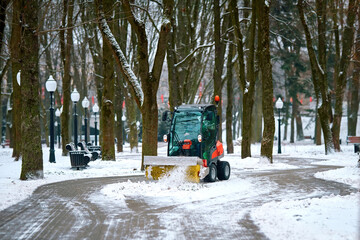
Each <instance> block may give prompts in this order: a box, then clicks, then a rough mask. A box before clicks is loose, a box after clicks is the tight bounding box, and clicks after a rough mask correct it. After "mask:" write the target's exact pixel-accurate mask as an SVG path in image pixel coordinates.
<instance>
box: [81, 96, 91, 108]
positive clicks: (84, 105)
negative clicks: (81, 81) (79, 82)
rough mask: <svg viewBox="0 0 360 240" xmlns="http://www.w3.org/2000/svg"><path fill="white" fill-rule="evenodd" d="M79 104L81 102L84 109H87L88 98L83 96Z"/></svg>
mask: <svg viewBox="0 0 360 240" xmlns="http://www.w3.org/2000/svg"><path fill="white" fill-rule="evenodd" d="M81 104H82V107H83V108H86V109H87V108H88V107H89V104H90V102H89V100H88V99H87V97H84V99H83V100H82V102H81Z"/></svg>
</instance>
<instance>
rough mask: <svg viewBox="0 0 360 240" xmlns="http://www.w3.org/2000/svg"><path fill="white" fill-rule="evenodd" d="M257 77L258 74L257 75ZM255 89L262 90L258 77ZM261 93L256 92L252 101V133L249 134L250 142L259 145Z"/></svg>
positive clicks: (260, 137)
mask: <svg viewBox="0 0 360 240" xmlns="http://www.w3.org/2000/svg"><path fill="white" fill-rule="evenodd" d="M258 75H259V74H258ZM255 89H262V82H261V79H260V78H259V77H257V78H256V81H255ZM262 98H263V96H262V91H257V92H256V93H255V100H254V109H253V111H252V119H253V120H252V121H253V125H252V129H251V131H252V133H251V142H252V143H260V142H261V139H262V131H263V112H262Z"/></svg>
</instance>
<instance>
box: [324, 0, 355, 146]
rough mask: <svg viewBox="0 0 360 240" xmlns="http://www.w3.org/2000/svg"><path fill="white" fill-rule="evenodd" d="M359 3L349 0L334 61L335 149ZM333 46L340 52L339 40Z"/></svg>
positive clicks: (333, 127) (333, 134) (333, 132)
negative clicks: (338, 55)
mask: <svg viewBox="0 0 360 240" xmlns="http://www.w3.org/2000/svg"><path fill="white" fill-rule="evenodd" d="M359 5H360V1H359V0H349V6H348V11H347V18H346V24H345V29H344V34H343V37H342V53H341V57H340V58H339V61H338V62H336V63H335V64H336V66H338V71H335V83H336V87H335V114H334V123H333V125H332V128H331V131H332V137H333V141H334V147H335V150H336V151H340V126H341V118H342V114H343V110H342V107H343V100H344V92H345V88H346V77H347V70H348V66H349V62H350V59H351V49H352V46H353V43H354V32H355V28H354V23H355V18H356V13H357V11H358V8H359ZM334 22H335V24H337V23H336V19H334ZM335 29H336V27H335ZM335 46H336V49H337V51H338V52H340V43H339V41H336V45H335Z"/></svg>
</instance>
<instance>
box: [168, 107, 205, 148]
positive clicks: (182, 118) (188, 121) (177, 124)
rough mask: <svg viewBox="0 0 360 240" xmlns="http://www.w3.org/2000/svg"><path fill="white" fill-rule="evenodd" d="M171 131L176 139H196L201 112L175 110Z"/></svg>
mask: <svg viewBox="0 0 360 240" xmlns="http://www.w3.org/2000/svg"><path fill="white" fill-rule="evenodd" d="M173 121H174V124H173V129H172V130H173V132H174V134H177V137H178V138H179V139H178V140H180V141H184V140H185V139H190V140H192V139H197V137H198V135H199V134H200V124H201V112H176V113H175V116H174V120H173Z"/></svg>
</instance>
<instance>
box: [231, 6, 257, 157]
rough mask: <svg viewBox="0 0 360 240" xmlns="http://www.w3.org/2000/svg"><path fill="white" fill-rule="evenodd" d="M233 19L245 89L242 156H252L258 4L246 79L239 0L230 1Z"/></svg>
mask: <svg viewBox="0 0 360 240" xmlns="http://www.w3.org/2000/svg"><path fill="white" fill-rule="evenodd" d="M230 7H231V19H232V23H233V25H234V32H235V37H236V43H237V52H238V61H239V78H238V81H239V86H240V87H241V90H242V91H243V104H242V106H243V112H242V126H241V136H242V140H241V158H247V157H251V129H252V127H251V125H252V109H253V105H254V92H255V67H254V53H255V30H256V5H255V1H253V2H252V15H251V23H250V28H249V36H248V41H247V43H248V46H247V48H248V55H247V67H246V72H247V74H246V76H247V80H248V81H246V79H245V61H244V51H243V41H242V39H243V36H242V34H241V30H240V21H239V12H238V8H237V2H236V1H235V0H231V1H230Z"/></svg>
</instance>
